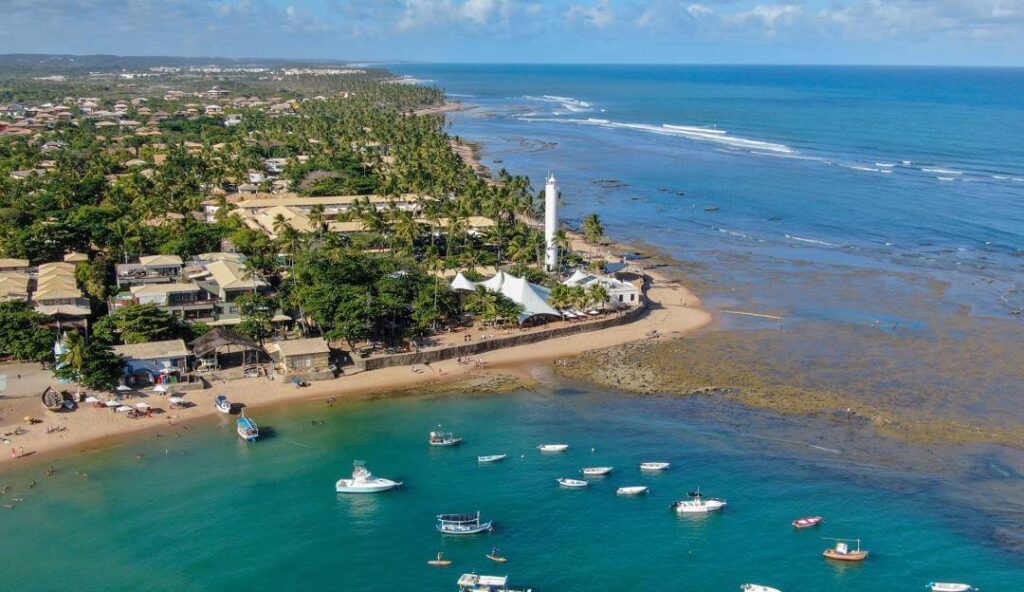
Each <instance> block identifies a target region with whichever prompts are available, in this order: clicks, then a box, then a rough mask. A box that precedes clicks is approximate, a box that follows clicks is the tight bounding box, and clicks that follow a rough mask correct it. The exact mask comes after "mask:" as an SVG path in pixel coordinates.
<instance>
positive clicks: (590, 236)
mask: <svg viewBox="0 0 1024 592" xmlns="http://www.w3.org/2000/svg"><path fill="white" fill-rule="evenodd" d="M583 235H584V236H585V237H586V239H587V242H588V243H591V244H596V243H598V242H600V241H601V237H603V236H604V225H603V224H601V219H600V218H598V217H597V214H590V215H589V216H587V217H586V218H584V219H583Z"/></svg>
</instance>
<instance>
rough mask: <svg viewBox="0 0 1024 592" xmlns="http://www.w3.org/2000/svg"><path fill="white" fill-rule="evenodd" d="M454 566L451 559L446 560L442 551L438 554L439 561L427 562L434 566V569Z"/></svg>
mask: <svg viewBox="0 0 1024 592" xmlns="http://www.w3.org/2000/svg"><path fill="white" fill-rule="evenodd" d="M451 564H452V560H451V559H445V558H444V553H441V552H440V551H439V552H438V553H437V559H431V560H430V561H428V562H427V565H433V566H434V567H448V566H449V565H451Z"/></svg>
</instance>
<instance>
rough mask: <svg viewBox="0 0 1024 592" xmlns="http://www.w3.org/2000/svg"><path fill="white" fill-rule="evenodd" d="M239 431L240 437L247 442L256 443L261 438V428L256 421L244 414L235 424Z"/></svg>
mask: <svg viewBox="0 0 1024 592" xmlns="http://www.w3.org/2000/svg"><path fill="white" fill-rule="evenodd" d="M235 426H236V427H237V429H238V437H239V438H241V439H243V440H245V441H246V442H255V441H256V438H259V437H260V428H259V426H258V425H256V421H255V420H253V419H252V418H250V417H246V416H245V415H244V414H243V415H242V416H241V417H239V418H238V420H237V421H236V422H235Z"/></svg>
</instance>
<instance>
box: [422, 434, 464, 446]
mask: <svg viewBox="0 0 1024 592" xmlns="http://www.w3.org/2000/svg"><path fill="white" fill-rule="evenodd" d="M428 442H429V443H430V445H431V446H458V445H459V444H462V438H460V437H458V436H456V435H455V434H453V433H451V432H430V439H429V440H428Z"/></svg>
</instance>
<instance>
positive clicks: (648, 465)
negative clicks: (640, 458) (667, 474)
mask: <svg viewBox="0 0 1024 592" xmlns="http://www.w3.org/2000/svg"><path fill="white" fill-rule="evenodd" d="M671 466H672V463H667V462H642V463H640V470H641V471H664V470H667V469H668V468H669V467H671Z"/></svg>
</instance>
